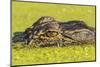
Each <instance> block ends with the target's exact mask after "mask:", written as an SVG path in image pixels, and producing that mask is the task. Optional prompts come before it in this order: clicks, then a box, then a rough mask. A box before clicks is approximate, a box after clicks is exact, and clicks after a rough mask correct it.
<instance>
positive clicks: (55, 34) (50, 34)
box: [46, 31, 58, 37]
mask: <svg viewBox="0 0 100 67" xmlns="http://www.w3.org/2000/svg"><path fill="white" fill-rule="evenodd" d="M46 35H47V36H48V37H55V36H57V35H58V32H55V31H48V32H46Z"/></svg>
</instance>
